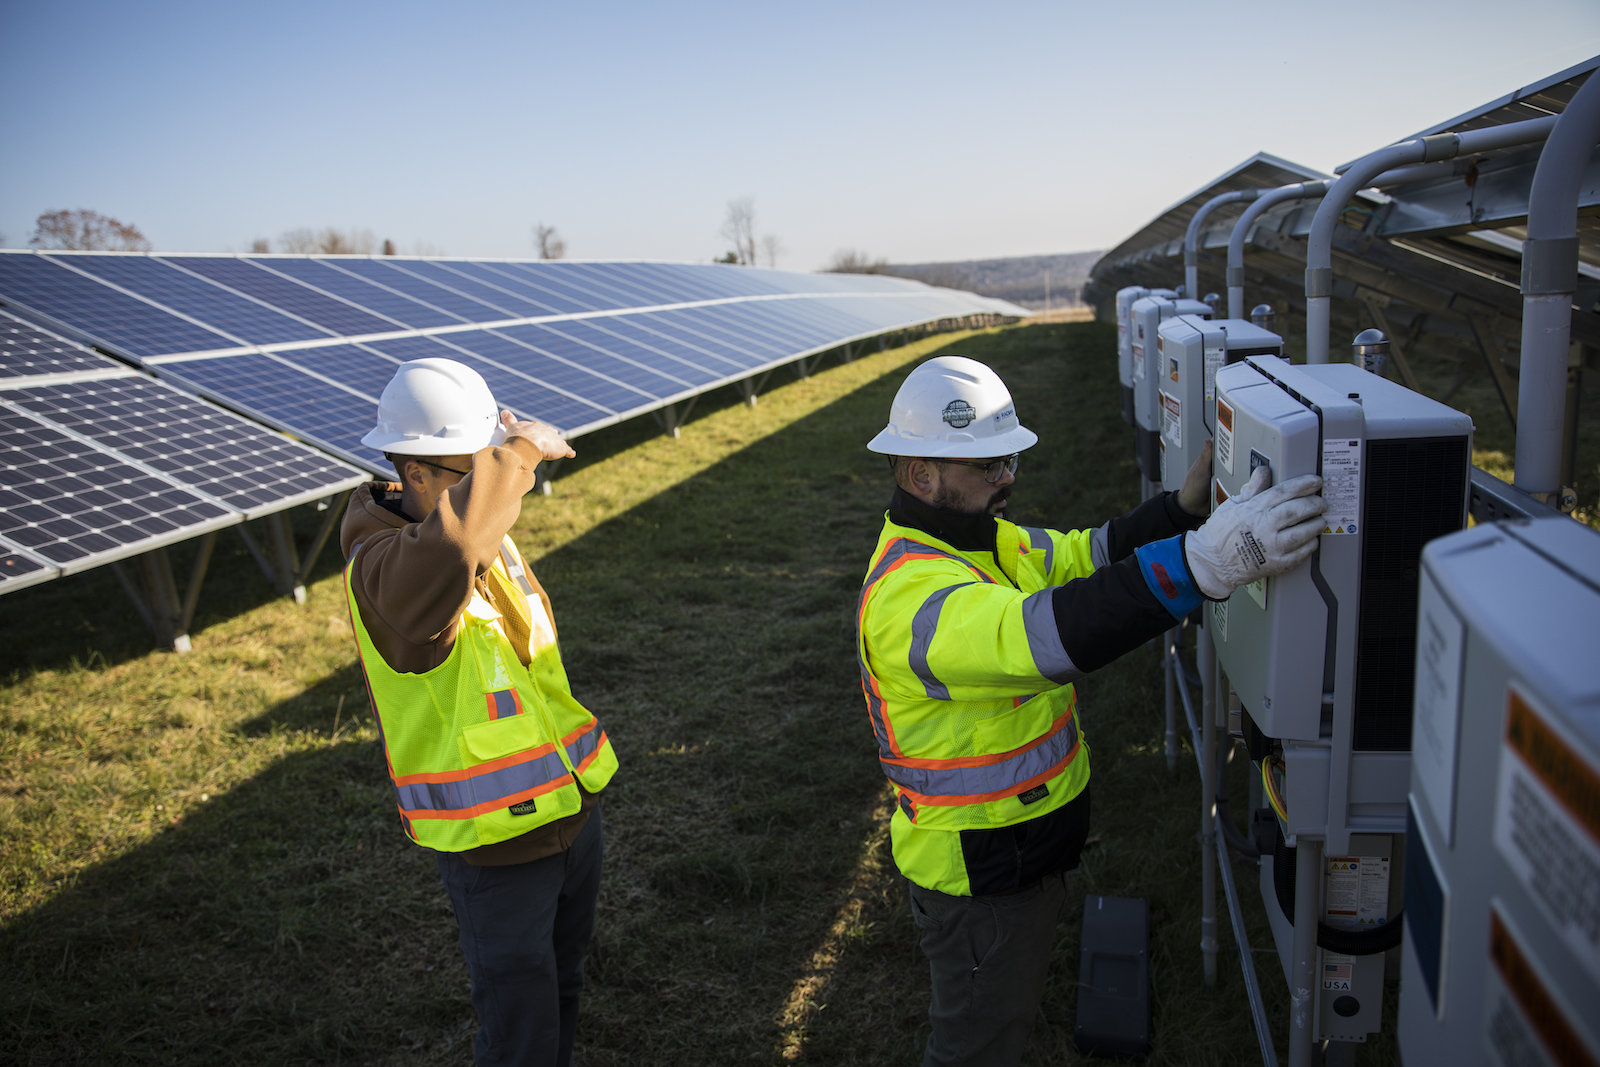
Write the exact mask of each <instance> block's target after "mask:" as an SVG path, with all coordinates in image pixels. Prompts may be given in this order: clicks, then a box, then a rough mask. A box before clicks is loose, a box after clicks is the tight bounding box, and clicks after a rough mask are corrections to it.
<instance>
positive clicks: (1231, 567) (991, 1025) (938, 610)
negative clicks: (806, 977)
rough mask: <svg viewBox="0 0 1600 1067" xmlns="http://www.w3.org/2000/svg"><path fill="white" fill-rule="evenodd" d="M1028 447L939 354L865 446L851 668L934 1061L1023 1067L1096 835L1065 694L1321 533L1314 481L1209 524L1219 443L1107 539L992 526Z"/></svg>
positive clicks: (978, 388)
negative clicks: (1072, 879) (900, 881)
mask: <svg viewBox="0 0 1600 1067" xmlns="http://www.w3.org/2000/svg"><path fill="white" fill-rule="evenodd" d="M1037 440H1038V437H1037V435H1035V434H1034V433H1033V432H1032V431H1030V430H1028V429H1026V428H1024V427H1023V426H1022V424H1021V423H1020V422H1018V420H1017V412H1016V407H1015V405H1014V404H1013V403H1012V399H1011V393H1010V392H1009V391H1008V390H1007V388H1006V386H1005V384H1004V383H1003V382H1002V381H1001V380H1000V378H999V376H998V375H996V374H995V372H994V371H993V370H991V369H990V368H989V367H987V366H985V365H984V364H982V363H978V362H976V361H974V360H970V359H966V358H963V357H961V356H940V357H938V358H935V359H931V360H928V361H927V362H925V363H923V364H921V365H920V366H918V367H917V368H916V369H915V370H913V371H912V372H911V374H910V375H909V376H908V377H907V378H906V380H905V382H904V383H903V384H902V385H901V387H900V390H899V392H898V393H897V394H896V395H895V398H894V402H893V406H892V407H891V409H890V415H889V424H888V425H887V426H886V427H885V428H884V429H883V431H882V432H881V433H879V434H878V435H877V436H876V437H874V438H873V439H872V441H871V442H870V443H869V444H868V445H867V447H868V448H869V449H871V450H872V451H874V452H878V453H882V454H885V455H887V456H888V457H889V464H890V467H891V469H892V470H893V472H894V479H895V486H896V489H895V493H894V496H893V499H892V500H891V501H890V503H889V510H888V513H887V514H886V516H885V521H884V524H883V533H882V535H881V536H880V537H879V539H878V545H877V547H876V548H875V549H874V550H873V553H872V560H871V562H870V564H869V565H868V567H867V574H866V580H865V584H864V585H863V587H862V590H861V595H860V600H859V603H858V607H857V653H858V655H859V657H860V661H861V685H862V690H863V692H864V693H865V695H866V703H867V714H868V717H869V718H870V720H871V724H872V731H873V734H874V736H875V739H876V742H877V749H878V759H879V761H880V765H881V766H882V768H883V771H884V773H885V774H886V775H887V776H888V778H889V781H890V782H891V783H892V785H893V787H894V793H895V810H894V814H893V817H892V820H891V823H890V834H891V840H892V845H893V849H894V859H895V863H896V864H897V865H898V866H899V868H900V871H901V873H902V874H904V875H905V876H906V878H907V879H908V880H909V881H910V883H911V888H910V892H911V909H912V915H913V918H914V920H915V922H916V925H917V928H918V931H919V934H920V942H921V947H922V950H923V953H924V955H925V956H926V957H927V959H928V962H929V966H930V969H931V971H932V976H933V1001H932V1005H931V1007H930V1009H929V1018H930V1020H931V1021H932V1024H933V1033H932V1035H931V1036H930V1037H929V1039H928V1044H927V1048H926V1050H925V1053H924V1059H923V1063H924V1064H925V1065H929V1067H932V1065H938V1067H945V1065H953V1064H985V1065H989V1064H997V1065H998V1064H1015V1063H1017V1062H1018V1060H1019V1058H1020V1057H1021V1054H1022V1046H1023V1043H1024V1041H1025V1040H1026V1038H1027V1035H1028V1030H1029V1027H1030V1025H1031V1024H1032V1022H1033V1017H1034V1015H1035V1014H1036V1013H1037V1011H1038V1006H1039V999H1040V996H1041V995H1042V993H1043V990H1044V982H1045V976H1046V969H1047V965H1048V962H1049V955H1050V948H1051V946H1052V945H1053V944H1054V943H1055V924H1056V921H1057V919H1058V918H1059V916H1060V913H1061V909H1062V905H1063V903H1064V901H1065V898H1066V885H1065V876H1066V872H1067V871H1070V870H1072V869H1074V868H1076V867H1077V865H1078V857H1079V853H1080V852H1081V851H1082V848H1083V844H1084V841H1085V839H1086V837H1087V836H1088V832H1089V746H1088V743H1087V742H1086V741H1085V740H1084V736H1083V730H1082V728H1081V725H1080V721H1079V708H1078V703H1077V696H1076V693H1075V692H1074V689H1073V685H1072V683H1073V681H1074V680H1075V679H1077V678H1081V677H1082V676H1083V675H1084V674H1086V673H1088V672H1090V671H1093V670H1096V669H1098V668H1100V667H1103V666H1105V665H1106V664H1107V663H1110V662H1111V661H1112V660H1114V659H1116V658H1117V657H1118V656H1121V655H1122V654H1123V653H1125V652H1128V651H1130V650H1132V649H1134V648H1137V647H1139V646H1140V645H1142V644H1143V643H1144V642H1146V641H1148V640H1150V639H1151V638H1153V637H1155V636H1157V635H1158V634H1161V633H1162V632H1164V631H1166V630H1169V629H1171V628H1172V626H1173V625H1174V624H1175V623H1176V621H1177V620H1179V619H1182V618H1183V617H1184V616H1186V615H1188V614H1189V613H1190V612H1192V611H1193V610H1194V609H1195V608H1196V607H1198V606H1199V605H1200V604H1201V603H1202V600H1203V599H1206V598H1209V599H1222V598H1225V597H1227V596H1228V594H1229V593H1230V592H1232V591H1233V589H1234V588H1235V587H1237V586H1239V585H1243V584H1246V583H1248V582H1252V581H1254V580H1256V579H1257V578H1260V577H1264V576H1266V575H1272V574H1281V573H1283V572H1284V571H1287V570H1290V569H1292V568H1293V567H1296V566H1298V565H1299V564H1301V563H1302V562H1304V561H1305V559H1306V558H1307V557H1308V556H1309V555H1310V554H1311V552H1312V550H1313V549H1314V548H1315V546H1316V538H1317V534H1318V533H1319V532H1320V531H1321V529H1322V523H1321V521H1320V519H1319V518H1318V516H1320V515H1321V514H1322V512H1323V510H1324V509H1325V504H1324V502H1323V500H1322V498H1321V497H1320V496H1318V495H1315V494H1317V492H1318V491H1319V490H1320V488H1321V485H1322V482H1321V479H1320V478H1317V477H1315V476H1310V475H1307V476H1302V477H1299V478H1294V479H1291V480H1289V481H1287V482H1285V483H1283V484H1282V485H1278V486H1272V487H1270V488H1269V487H1268V486H1269V479H1270V477H1271V475H1270V471H1268V469H1267V468H1265V467H1263V468H1260V469H1259V470H1258V471H1257V472H1256V475H1255V476H1254V477H1253V478H1252V480H1251V482H1250V483H1249V484H1248V485H1247V486H1246V487H1245V488H1244V490H1242V491H1241V492H1240V493H1238V494H1236V495H1235V496H1234V497H1233V498H1232V499H1231V500H1229V501H1228V502H1226V503H1225V504H1223V505H1222V506H1221V507H1219V508H1218V509H1217V510H1216V512H1215V513H1214V514H1212V515H1211V516H1210V518H1209V519H1207V518H1205V516H1206V512H1207V508H1208V503H1209V495H1210V494H1209V489H1210V470H1211V459H1210V449H1209V446H1207V449H1206V451H1205V452H1204V454H1202V456H1201V457H1200V459H1199V460H1198V461H1197V462H1196V463H1195V465H1194V468H1193V469H1192V470H1190V471H1189V472H1188V476H1187V479H1186V481H1185V482H1184V486H1183V488H1182V489H1181V490H1179V491H1178V492H1176V493H1163V494H1161V495H1159V496H1156V497H1154V498H1152V499H1150V500H1148V501H1146V502H1145V503H1143V504H1141V505H1139V506H1138V507H1137V508H1135V509H1133V510H1132V511H1131V512H1129V513H1128V514H1126V515H1123V516H1122V517H1120V518H1116V519H1112V520H1111V521H1110V522H1107V523H1106V524H1105V525H1104V526H1101V527H1099V528H1098V529H1094V530H1074V531H1071V532H1067V533H1063V532H1060V531H1057V530H1046V529H1039V528H1036V527H1028V526H1018V525H1015V524H1013V523H1011V522H1008V521H1006V520H1005V519H1004V518H1002V517H1001V516H1003V515H1004V513H1005V508H1006V504H1007V498H1008V497H1009V496H1010V494H1011V488H1012V485H1013V484H1014V483H1015V481H1016V473H1017V463H1018V457H1019V454H1020V453H1021V452H1023V451H1024V450H1025V449H1027V448H1029V447H1031V446H1032V445H1033V444H1034V443H1035V442H1036V441H1037Z"/></svg>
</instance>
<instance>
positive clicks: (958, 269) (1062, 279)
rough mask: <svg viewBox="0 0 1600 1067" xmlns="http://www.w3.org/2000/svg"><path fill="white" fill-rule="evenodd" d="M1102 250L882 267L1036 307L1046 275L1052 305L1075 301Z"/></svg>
mask: <svg viewBox="0 0 1600 1067" xmlns="http://www.w3.org/2000/svg"><path fill="white" fill-rule="evenodd" d="M1104 254H1105V253H1104V252H1067V253H1065V254H1063V255H1055V256H1013V257H1011V258H1009V259H969V260H965V261H962V262H955V263H891V264H889V265H888V266H887V267H886V268H885V273H887V274H895V275H899V276H900V277H902V278H915V279H916V280H917V281H919V282H927V283H928V284H929V285H942V286H947V287H949V288H951V289H967V290H970V291H971V292H974V293H979V294H981V295H983V296H996V297H999V298H1000V299H1002V300H1010V301H1011V302H1012V303H1016V304H1021V305H1022V306H1023V307H1025V308H1031V309H1034V310H1038V309H1041V308H1043V307H1044V306H1045V283H1046V279H1047V277H1048V281H1049V287H1050V293H1049V296H1050V306H1051V307H1055V308H1061V307H1070V306H1073V305H1075V304H1077V303H1078V293H1079V291H1080V290H1081V289H1082V288H1083V283H1084V282H1085V281H1087V280H1088V278H1089V269H1090V268H1091V267H1093V266H1094V264H1095V261H1096V260H1097V259H1099V258H1100V257H1101V256H1102V255H1104Z"/></svg>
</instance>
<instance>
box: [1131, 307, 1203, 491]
mask: <svg viewBox="0 0 1600 1067" xmlns="http://www.w3.org/2000/svg"><path fill="white" fill-rule="evenodd" d="M1161 292H1163V290H1156V291H1155V292H1154V293H1152V294H1151V295H1149V296H1145V297H1141V298H1139V299H1138V300H1135V301H1134V302H1133V305H1132V306H1131V307H1130V308H1129V309H1128V351H1129V361H1130V363H1131V374H1132V380H1133V424H1134V429H1135V431H1136V432H1135V454H1136V455H1137V457H1138V460H1139V471H1140V473H1141V474H1143V475H1144V477H1145V478H1146V480H1148V481H1151V482H1159V481H1161V419H1160V415H1159V414H1158V412H1157V407H1156V405H1157V404H1158V403H1159V400H1158V399H1157V396H1156V393H1157V379H1158V378H1159V377H1160V374H1161V353H1160V351H1159V345H1160V341H1161V339H1160V336H1159V333H1158V331H1159V330H1160V327H1161V324H1162V322H1164V321H1166V320H1167V319H1170V318H1172V317H1173V316H1174V315H1198V316H1200V317H1201V318H1209V317H1210V315H1211V308H1210V307H1208V306H1207V305H1205V304H1203V303H1201V302H1200V301H1198V300H1186V299H1178V298H1174V297H1169V296H1161V295H1158V294H1159V293H1161Z"/></svg>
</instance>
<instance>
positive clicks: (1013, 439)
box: [867, 426, 1039, 459]
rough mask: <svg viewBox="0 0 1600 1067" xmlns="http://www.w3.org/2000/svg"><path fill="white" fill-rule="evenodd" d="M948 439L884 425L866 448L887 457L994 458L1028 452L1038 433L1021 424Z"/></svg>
mask: <svg viewBox="0 0 1600 1067" xmlns="http://www.w3.org/2000/svg"><path fill="white" fill-rule="evenodd" d="M950 437H952V438H955V439H954V440H949V439H945V438H925V439H918V438H911V437H905V436H902V435H901V434H900V433H898V432H897V431H895V429H894V428H893V427H889V426H885V427H884V428H883V429H882V430H881V431H880V432H879V433H878V436H876V437H874V438H873V439H872V440H870V441H868V442H867V451H869V452H877V453H878V454H880V455H884V456H926V457H927V458H928V459H995V458H998V457H1000V456H1009V455H1011V454H1012V453H1013V452H1025V451H1027V450H1028V449H1030V448H1032V447H1033V446H1034V445H1036V444H1038V443H1039V435H1038V434H1036V433H1034V432H1033V431H1032V430H1030V429H1028V428H1027V427H1026V426H1018V427H1016V428H1015V429H1012V430H1007V431H1006V432H1005V433H1003V434H999V435H998V436H995V437H984V438H972V439H971V440H965V441H964V440H961V438H963V437H971V435H970V434H963V433H952V434H951V435H950Z"/></svg>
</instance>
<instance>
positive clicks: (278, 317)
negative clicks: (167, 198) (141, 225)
mask: <svg viewBox="0 0 1600 1067" xmlns="http://www.w3.org/2000/svg"><path fill="white" fill-rule="evenodd" d="M68 262H69V263H70V264H71V265H72V266H75V267H77V268H78V269H79V270H84V271H87V272H88V273H90V274H93V275H95V276H96V277H99V278H104V279H105V280H106V281H108V282H113V283H115V284H117V285H120V286H122V287H124V288H126V289H131V290H133V291H134V292H136V293H138V294H140V295H141V296H147V297H149V298H150V299H152V300H154V301H156V302H157V303H159V304H163V305H165V306H167V307H169V308H171V309H173V310H174V311H179V312H182V313H183V314H185V315H188V316H190V317H192V318H196V319H199V320H200V321H202V322H204V323H206V324H207V325H209V326H211V327H213V328H214V329H216V330H218V331H222V332H226V333H229V334H232V335H233V336H234V337H237V338H238V339H239V340H240V341H242V342H244V343H246V344H253V345H270V344H278V343H279V342H283V341H309V340H312V339H314V338H322V337H326V336H328V334H327V331H325V330H319V329H317V327H315V326H312V325H310V324H308V323H304V322H300V321H299V320H297V319H292V318H290V317H289V316H287V315H285V314H283V313H282V312H279V311H275V310H273V309H272V308H268V307H262V306H261V305H260V304H257V303H255V302H254V301H251V300H246V299H245V298H244V297H242V296H235V295H234V294H233V293H230V292H228V291H227V290H226V289H223V288H221V287H219V286H216V285H213V284H211V283H210V282H208V281H206V280H205V279H203V278H196V277H195V276H194V275H192V274H185V273H184V272H183V271H181V270H176V269H174V268H173V267H171V266H169V265H168V264H166V263H164V262H162V261H161V260H159V259H154V258H151V257H148V256H72V257H70V258H69V259H68Z"/></svg>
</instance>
